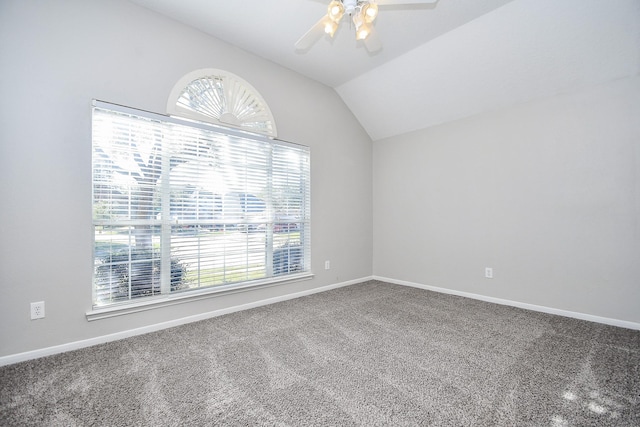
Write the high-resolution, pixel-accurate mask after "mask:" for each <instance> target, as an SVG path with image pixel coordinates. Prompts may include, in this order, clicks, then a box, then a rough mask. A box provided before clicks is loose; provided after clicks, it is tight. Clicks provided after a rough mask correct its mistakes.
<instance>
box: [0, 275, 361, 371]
mask: <svg viewBox="0 0 640 427" xmlns="http://www.w3.org/2000/svg"><path fill="white" fill-rule="evenodd" d="M372 279H373V277H372V276H368V277H362V278H359V279H355V280H349V281H346V282H341V283H335V284H333V285H327V286H321V287H319V288H313V289H308V290H306V291H300V292H294V293H292V294H286V295H281V296H278V297H273V298H267V299H264V300H260V301H254V302H251V303H247V304H241V305H236V306H233V307H227V308H223V309H220V310H214V311H210V312H206V313H201V314H196V315H193V316H188V317H183V318H180V319H175V320H170V321H167V322H162V323H156V324H153V325H149V326H143V327H141V328H136V329H129V330H126V331H121V332H116V333H114V334H109V335H102V336H99V337H95V338H89V339H86V340H81V341H74V342H70V343H66V344H60V345H56V346H52V347H46V348H41V349H37V350H32V351H26V352H24V353H18V354H12V355H8V356H2V357H0V366H5V365H11V364H14V363H19V362H24V361H27V360H32V359H37V358H40V357H45V356H51V355H54V354H58V353H64V352H67V351H72V350H79V349H81V348H85V347H91V346H94V345H98V344H104V343H108V342H111V341H117V340H121V339H124V338H129V337H133V336H136V335H142V334H147V333H150V332H155V331H159V330H162V329H167V328H172V327H174V326H180V325H184V324H187V323H192V322H197V321H200V320H205V319H210V318H212V317H217V316H222V315H225V314H229V313H235V312H237V311H242V310H248V309H251V308H256V307H261V306H264V305H269V304H275V303H277V302H282V301H287V300H290V299H295V298H300V297H304V296H307V295H312V294H316V293H319V292H325V291H329V290H331V289H337V288H341V287H344V286H349V285H353V284H356V283H362V282H365V281H367V280H372Z"/></svg>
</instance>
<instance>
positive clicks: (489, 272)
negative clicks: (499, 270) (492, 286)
mask: <svg viewBox="0 0 640 427" xmlns="http://www.w3.org/2000/svg"><path fill="white" fill-rule="evenodd" d="M484 277H486V278H487V279H493V268H491V267H486V268H485V269H484Z"/></svg>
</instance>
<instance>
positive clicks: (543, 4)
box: [130, 0, 640, 140]
mask: <svg viewBox="0 0 640 427" xmlns="http://www.w3.org/2000/svg"><path fill="white" fill-rule="evenodd" d="M130 1H132V2H134V3H137V4H139V5H141V6H144V7H146V8H148V9H151V10H154V11H156V12H159V13H161V14H164V15H167V16H169V17H171V18H173V19H175V20H178V21H180V22H183V23H185V24H187V25H190V26H192V27H195V28H197V29H199V30H201V31H203V32H206V33H208V34H210V35H212V36H214V37H216V38H218V39H221V40H224V41H226V42H228V43H231V44H233V45H235V46H238V47H239V48H242V49H244V50H247V51H249V52H252V53H254V54H256V55H258V56H261V57H263V58H265V59H268V60H271V61H273V62H275V63H278V64H280V65H283V66H285V67H287V68H289V69H291V70H294V71H296V72H299V73H300V74H303V75H305V76H308V77H310V78H312V79H314V80H317V81H319V82H321V83H324V84H326V85H328V86H330V87H332V88H334V89H335V90H336V91H337V92H338V94H339V95H340V96H341V97H342V99H343V100H344V102H345V103H346V104H347V106H348V107H349V108H350V109H351V111H352V112H353V113H354V115H355V116H356V118H357V119H358V120H359V121H360V123H361V124H362V126H363V127H364V128H365V130H366V131H367V132H368V134H369V135H370V136H371V138H372V139H373V140H378V139H382V138H386V137H391V136H395V135H399V134H402V133H406V132H410V131H414V130H418V129H422V128H425V127H428V126H432V125H436V124H439V123H444V122H448V121H452V120H456V119H459V118H463V117H467V116H471V115H474V114H478V113H481V112H483V111H488V110H494V109H498V108H503V107H507V106H510V105H514V104H518V103H522V102H526V101H529V100H532V99H535V98H539V97H547V96H553V95H556V94H560V93H565V92H569V91H573V90H577V89H579V88H581V87H583V86H585V85H593V84H598V83H601V82H606V81H609V80H613V79H616V78H622V77H626V76H631V75H637V74H638V72H639V70H640V53H639V52H640V2H638V1H637V0H615V1H603V0H562V1H558V0H439V1H438V2H436V3H435V4H432V5H412V6H405V7H397V6H388V7H386V8H381V9H380V13H379V15H378V19H377V20H376V22H375V27H376V32H377V35H378V37H379V38H380V40H381V42H382V44H383V47H382V49H381V50H380V51H378V52H376V53H370V52H368V51H367V49H366V48H365V46H364V45H363V44H362V42H358V41H356V40H355V36H354V33H353V29H351V28H349V25H348V24H346V23H345V22H343V23H342V24H341V27H340V28H339V29H338V31H337V33H336V35H335V37H334V38H333V39H330V38H329V37H328V36H324V37H323V38H321V39H320V40H319V41H318V42H317V43H315V44H314V45H313V46H312V47H311V48H310V49H308V50H306V51H296V49H295V47H294V44H295V42H296V41H297V40H298V39H299V38H300V37H301V36H302V35H303V34H304V33H305V32H306V31H307V30H308V29H309V28H310V27H311V26H312V25H314V24H315V23H316V22H317V21H318V19H320V18H321V17H322V16H323V15H324V14H326V7H327V4H328V3H329V0H268V1H265V0H242V1H228V0H180V1H175V0H130Z"/></svg>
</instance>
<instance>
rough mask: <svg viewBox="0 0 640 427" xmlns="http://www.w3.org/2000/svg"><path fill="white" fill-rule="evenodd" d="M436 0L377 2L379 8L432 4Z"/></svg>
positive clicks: (384, 0)
mask: <svg viewBox="0 0 640 427" xmlns="http://www.w3.org/2000/svg"><path fill="white" fill-rule="evenodd" d="M437 2H438V0H378V1H377V3H378V5H380V6H401V5H404V4H433V3H437Z"/></svg>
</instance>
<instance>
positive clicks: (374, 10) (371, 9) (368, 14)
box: [362, 3, 378, 24]
mask: <svg viewBox="0 0 640 427" xmlns="http://www.w3.org/2000/svg"><path fill="white" fill-rule="evenodd" d="M362 16H364V21H365V22H367V23H369V24H370V23H372V22H373V21H375V19H376V17H377V16H378V5H377V4H375V3H367V4H365V5H364V6H363V7H362Z"/></svg>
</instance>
